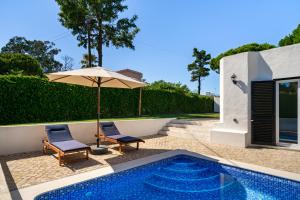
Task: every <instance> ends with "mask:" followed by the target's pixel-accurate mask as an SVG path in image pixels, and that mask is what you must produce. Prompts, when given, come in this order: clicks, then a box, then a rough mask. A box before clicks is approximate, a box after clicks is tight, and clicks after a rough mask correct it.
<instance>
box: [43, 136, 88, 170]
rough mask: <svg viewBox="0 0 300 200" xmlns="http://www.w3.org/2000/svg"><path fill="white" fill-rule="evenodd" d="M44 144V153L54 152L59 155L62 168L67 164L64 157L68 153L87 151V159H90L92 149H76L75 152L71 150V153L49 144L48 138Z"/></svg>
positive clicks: (44, 140)
mask: <svg viewBox="0 0 300 200" xmlns="http://www.w3.org/2000/svg"><path fill="white" fill-rule="evenodd" d="M42 142H43V153H44V154H46V153H47V150H49V149H50V150H52V151H54V152H56V153H57V154H58V163H59V166H62V165H64V164H65V160H64V156H65V155H66V154H67V153H74V152H80V151H85V159H87V160H88V159H89V151H90V147H84V148H80V149H74V150H69V151H62V150H61V149H59V148H57V147H56V146H54V145H53V144H51V143H49V141H48V138H45V139H43V140H42Z"/></svg>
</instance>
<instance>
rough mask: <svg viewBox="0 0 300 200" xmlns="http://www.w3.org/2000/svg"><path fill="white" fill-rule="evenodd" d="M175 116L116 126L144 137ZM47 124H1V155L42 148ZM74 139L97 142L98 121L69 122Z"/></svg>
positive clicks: (116, 122) (129, 133) (119, 123)
mask: <svg viewBox="0 0 300 200" xmlns="http://www.w3.org/2000/svg"><path fill="white" fill-rule="evenodd" d="M172 119H174V118H165V119H145V120H120V121H115V124H116V126H117V127H118V129H119V130H120V132H121V133H122V134H124V135H129V136H135V137H142V136H148V135H155V134H157V133H158V131H159V130H160V129H161V128H162V127H163V126H164V125H165V124H166V123H168V122H169V121H171V120H172ZM45 125H46V124H41V125H24V126H0V155H7V154H13V153H23V152H31V151H39V150H42V139H43V138H45V137H46V134H45ZM68 125H69V128H70V131H71V133H72V136H73V137H74V139H76V140H79V141H80V142H82V143H86V144H89V143H95V141H96V139H95V137H94V135H95V134H96V130H97V129H96V122H74V123H68Z"/></svg>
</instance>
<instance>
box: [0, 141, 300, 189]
mask: <svg viewBox="0 0 300 200" xmlns="http://www.w3.org/2000/svg"><path fill="white" fill-rule="evenodd" d="M145 140H146V143H145V144H141V149H140V150H139V151H136V150H134V148H130V147H127V149H125V154H123V155H121V154H119V153H118V152H117V151H116V150H114V149H110V153H109V154H106V155H99V156H94V155H91V158H90V160H88V161H87V160H82V161H79V162H78V160H77V158H78V155H77V156H76V157H75V156H74V155H71V156H69V157H68V161H69V162H68V163H69V164H67V166H65V167H60V166H59V165H58V161H57V160H56V158H55V157H54V156H51V155H43V154H42V153H41V152H33V153H24V154H15V155H10V156H2V157H0V160H1V165H2V168H3V171H4V173H5V176H6V181H7V182H8V185H9V189H10V190H15V189H17V188H23V187H28V186H31V185H35V184H39V183H43V182H47V181H50V180H54V179H59V178H62V177H66V176H70V175H75V174H78V173H82V172H86V171H90V170H94V169H98V168H101V167H103V166H106V165H114V164H118V163H122V162H126V161H129V160H134V159H137V158H142V157H146V156H150V155H153V154H158V153H162V152H166V151H169V150H174V149H186V150H189V151H192V152H196V153H199V154H205V155H213V156H218V157H221V158H225V159H230V160H237V161H241V162H245V163H251V164H256V165H260V166H264V167H269V168H274V169H279V170H284V171H289V172H294V173H300V167H299V166H300V152H297V151H287V150H282V149H269V148H254V147H253V148H237V147H231V146H226V145H213V144H209V143H207V142H206V141H205V140H203V141H202V140H201V139H197V140H193V139H182V138H177V137H171V136H160V135H157V136H152V137H147V138H145ZM111 147H113V146H111ZM82 156H83V155H82ZM75 158H76V159H75Z"/></svg>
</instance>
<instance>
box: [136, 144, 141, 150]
mask: <svg viewBox="0 0 300 200" xmlns="http://www.w3.org/2000/svg"><path fill="white" fill-rule="evenodd" d="M139 146H140V143H139V142H137V143H136V150H139Z"/></svg>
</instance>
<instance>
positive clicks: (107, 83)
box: [47, 67, 146, 147]
mask: <svg viewBox="0 0 300 200" xmlns="http://www.w3.org/2000/svg"><path fill="white" fill-rule="evenodd" d="M47 77H48V78H49V81H53V82H61V83H70V84H76V85H83V86H88V87H97V88H98V92H97V99H98V105H97V147H99V131H100V130H99V128H100V127H99V126H100V125H99V118H100V93H101V87H108V88H128V89H134V88H142V87H144V86H145V85H146V84H145V83H143V82H140V81H137V80H135V79H133V78H130V77H128V76H124V75H122V74H120V73H117V72H114V71H112V70H109V69H106V68H103V67H91V68H83V69H76V70H70V71H63V72H55V73H50V74H47ZM140 99H141V93H140ZM140 102H141V100H140V101H139V104H141V103H140ZM140 107H141V105H139V113H140Z"/></svg>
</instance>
